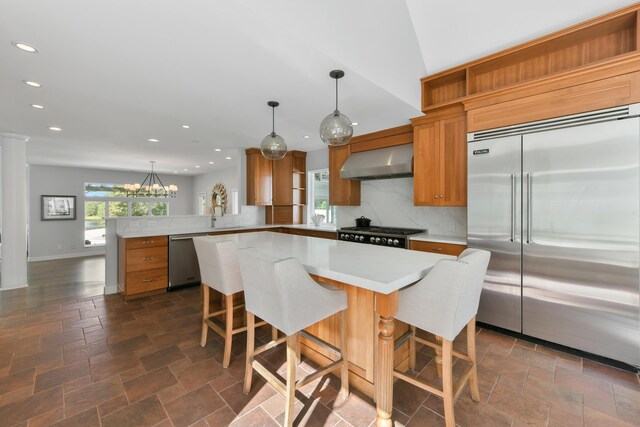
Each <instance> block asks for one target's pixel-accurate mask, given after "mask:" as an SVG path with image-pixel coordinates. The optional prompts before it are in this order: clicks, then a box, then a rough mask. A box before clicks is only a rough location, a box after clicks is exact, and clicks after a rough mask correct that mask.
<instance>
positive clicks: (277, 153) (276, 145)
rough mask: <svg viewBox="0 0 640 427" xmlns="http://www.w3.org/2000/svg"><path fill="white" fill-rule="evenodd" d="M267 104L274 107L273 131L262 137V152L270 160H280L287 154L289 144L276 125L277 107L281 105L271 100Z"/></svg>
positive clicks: (272, 117)
mask: <svg viewBox="0 0 640 427" xmlns="http://www.w3.org/2000/svg"><path fill="white" fill-rule="evenodd" d="M267 105H268V106H269V107H271V108H272V112H271V133H270V134H269V135H267V136H265V137H264V138H263V139H262V144H260V152H261V153H262V155H263V156H264V157H266V158H267V159H269V160H280V159H282V158H283V157H284V156H285V155H286V154H287V144H285V142H284V138H282V137H281V136H280V135H278V134H277V133H276V126H275V115H276V107H277V106H278V105H280V103H279V102H276V101H269V102H267Z"/></svg>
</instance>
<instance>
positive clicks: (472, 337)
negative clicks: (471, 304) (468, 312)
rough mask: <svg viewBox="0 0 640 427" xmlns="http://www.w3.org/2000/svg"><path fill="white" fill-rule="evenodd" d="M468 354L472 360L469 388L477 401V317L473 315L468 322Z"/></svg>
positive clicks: (478, 393) (478, 397)
mask: <svg viewBox="0 0 640 427" xmlns="http://www.w3.org/2000/svg"><path fill="white" fill-rule="evenodd" d="M467 355H469V359H470V360H471V365H472V366H471V377H469V388H470V389H471V398H472V399H473V400H475V401H476V402H478V401H480V390H479V389H478V369H477V368H476V366H477V361H476V317H475V316H473V317H472V318H471V320H469V323H467Z"/></svg>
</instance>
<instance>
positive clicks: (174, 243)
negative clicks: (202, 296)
mask: <svg viewBox="0 0 640 427" xmlns="http://www.w3.org/2000/svg"><path fill="white" fill-rule="evenodd" d="M206 235H207V233H198V234H175V235H172V236H169V290H172V289H175V288H176V287H179V286H188V285H197V284H199V283H200V267H199V266H198V256H197V255H196V249H195V248H194V246H193V238H194V237H197V236H206Z"/></svg>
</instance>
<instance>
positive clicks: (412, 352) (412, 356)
mask: <svg viewBox="0 0 640 427" xmlns="http://www.w3.org/2000/svg"><path fill="white" fill-rule="evenodd" d="M409 369H411V370H412V371H415V370H416V327H415V326H413V325H412V326H411V338H409Z"/></svg>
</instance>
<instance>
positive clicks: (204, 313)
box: [200, 283, 209, 347]
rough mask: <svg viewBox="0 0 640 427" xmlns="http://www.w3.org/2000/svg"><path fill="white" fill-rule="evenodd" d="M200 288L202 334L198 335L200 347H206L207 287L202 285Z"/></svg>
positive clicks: (207, 329) (207, 328) (207, 327)
mask: <svg viewBox="0 0 640 427" xmlns="http://www.w3.org/2000/svg"><path fill="white" fill-rule="evenodd" d="M201 286H202V292H201V293H202V332H201V334H200V346H201V347H204V346H205V345H207V332H208V331H209V326H207V324H206V323H205V320H206V319H207V318H208V317H209V287H208V286H207V285H205V284H204V283H203V284H202V285H201Z"/></svg>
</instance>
